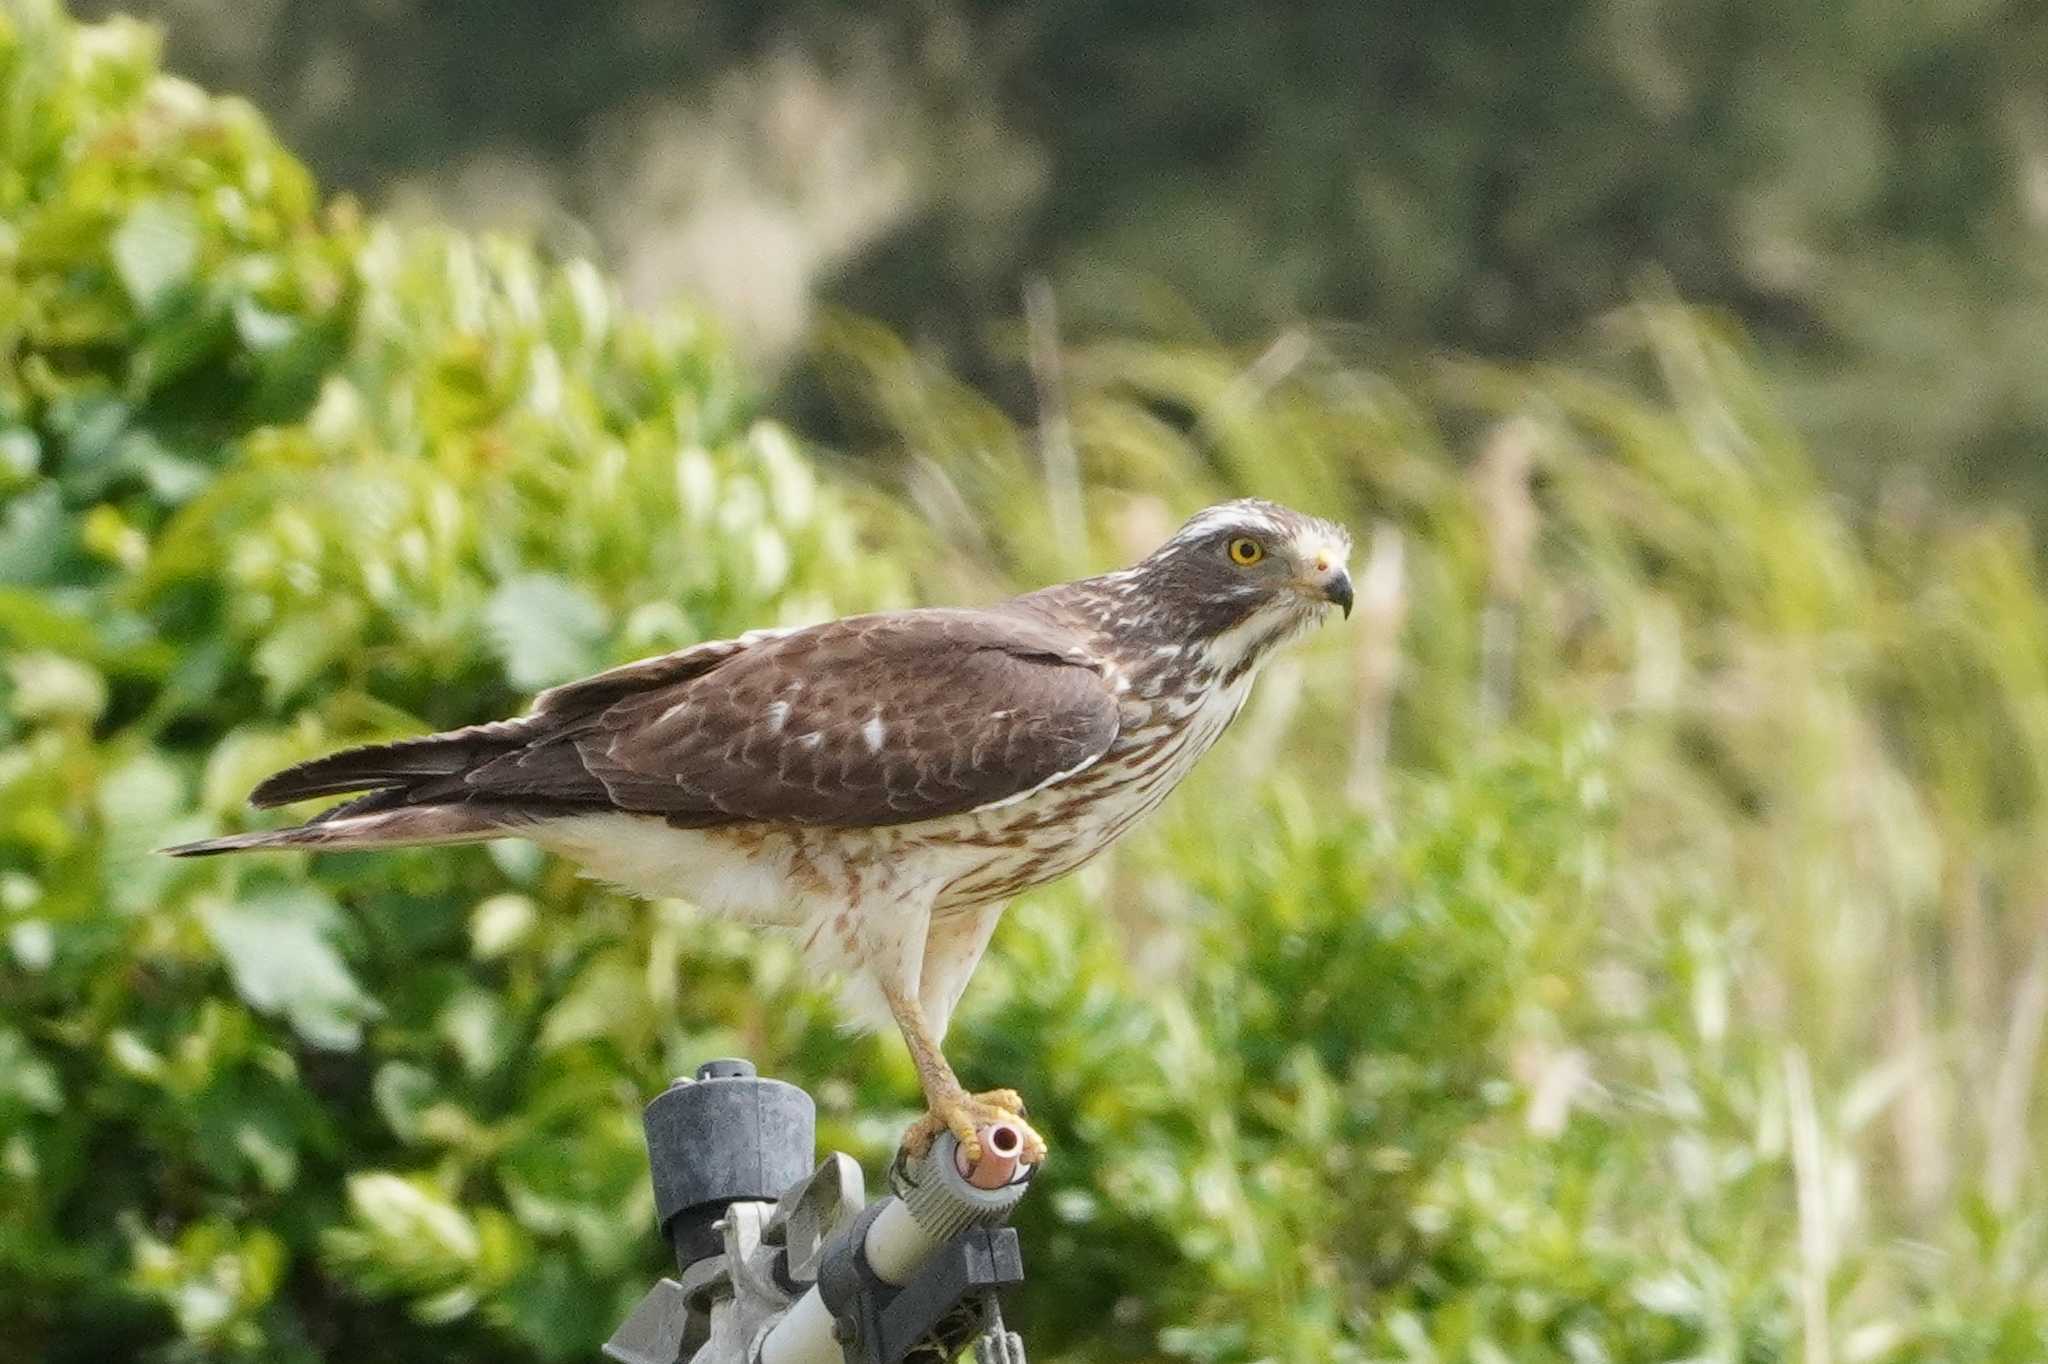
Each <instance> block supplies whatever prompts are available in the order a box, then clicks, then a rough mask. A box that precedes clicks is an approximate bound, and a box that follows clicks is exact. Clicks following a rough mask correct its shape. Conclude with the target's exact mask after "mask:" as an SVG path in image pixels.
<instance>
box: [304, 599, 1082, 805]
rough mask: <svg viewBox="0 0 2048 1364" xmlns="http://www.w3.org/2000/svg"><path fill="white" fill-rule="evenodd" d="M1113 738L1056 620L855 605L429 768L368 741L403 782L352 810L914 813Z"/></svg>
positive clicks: (555, 708) (554, 711) (629, 683)
mask: <svg viewBox="0 0 2048 1364" xmlns="http://www.w3.org/2000/svg"><path fill="white" fill-rule="evenodd" d="M1116 733H1117V706H1116V702H1115V698H1114V697H1113V695H1112V694H1111V692H1110V689H1109V687H1108V686H1107V684H1106V683H1105V682H1104V680H1103V678H1102V675H1101V673H1100V671H1099V670H1098V669H1097V668H1096V667H1095V666H1094V665H1093V664H1092V663H1091V662H1090V661H1089V660H1088V658H1087V657H1086V655H1085V654H1083V653H1082V652H1081V651H1080V650H1079V649H1078V648H1076V647H1075V645H1074V642H1073V641H1072V640H1071V639H1069V638H1068V637H1067V636H1066V635H1065V634H1063V633H1061V632H1059V631H1057V630H1054V629H1052V628H1051V627H1049V626H1046V625H1043V624H1040V623H1039V622H1037V621H1035V620H1033V619H1031V618H1029V617H1025V616H1021V615H1011V614H1008V613H1004V612H1002V611H999V610H998V611H908V612H899V613H893V614H886V615H876V616H856V617H852V618H849V619H846V620H839V621H831V622H828V623H826V624H824V625H818V626H812V627H810V628H808V629H804V630H798V631H793V632H791V633H788V634H781V635H771V636H765V637H763V636H756V637H752V638H749V639H745V640H741V641H725V642H721V643H720V644H717V645H704V646H700V647H699V648H698V649H693V650H686V651H684V652H683V653H680V654H674V655H670V656H668V657H667V658H666V659H650V660H647V661H645V662H643V663H636V664H628V665H626V667H624V668H617V669H613V670H612V671H611V672H608V673H602V674H599V675H598V676H596V677H593V678H589V679H586V680H585V681H582V682H577V683H571V684H570V685H569V686H567V687H560V688H556V689H555V690H554V691H552V692H549V693H546V694H545V695H543V696H542V697H541V698H540V700H539V701H538V702H537V703H536V706H535V709H534V712H533V713H532V714H531V715H530V716H528V717H525V718H524V719H522V720H518V721H512V722H507V723H505V724H502V725H497V726H486V727H480V731H476V730H473V731H457V732H456V734H454V735H450V736H447V738H446V740H444V741H441V742H443V743H454V744H459V745H461V747H459V748H456V749H453V750H450V749H448V748H445V747H444V748H442V750H441V752H442V754H443V755H447V756H449V757H451V758H452V759H453V760H452V761H444V762H443V763H442V764H440V770H439V771H438V772H436V773H434V774H433V775H431V776H429V775H426V774H425V773H424V772H421V773H419V774H418V775H413V773H414V771H415V770H416V769H420V768H424V767H429V766H432V765H433V764H432V761H431V759H430V757H429V756H428V755H429V753H430V752H431V750H432V749H433V748H434V747H435V746H436V745H437V740H438V739H439V738H440V736H436V737H435V738H430V739H426V740H418V741H413V743H412V744H410V745H394V746H392V748H391V749H387V750H383V752H384V753H386V754H388V753H390V752H392V751H393V750H403V751H405V752H406V753H408V754H409V755H411V756H410V758H409V760H408V761H407V762H405V763H404V764H393V763H391V762H390V761H389V760H388V758H386V759H384V760H382V761H381V762H378V761H373V760H375V759H376V758H377V751H367V752H365V753H364V754H363V755H362V757H361V758H359V759H358V760H357V762H356V764H354V768H355V770H357V771H364V770H383V771H389V770H392V769H393V768H394V766H396V767H401V768H402V769H404V770H405V771H406V772H407V777H406V779H405V780H404V781H403V782H402V783H401V784H395V787H396V789H387V790H385V791H383V792H380V793H378V794H376V795H373V796H370V797H367V798H366V801H365V802H359V803H357V804H356V805H353V806H349V807H343V808H349V809H354V808H360V806H361V805H363V804H365V803H367V802H375V803H376V804H377V805H378V806H379V807H388V806H390V805H393V804H400V803H402V804H420V803H436V802H450V801H466V800H482V801H490V802H493V803H495V804H505V803H512V804H527V805H531V806H532V807H534V808H535V809H536V811H537V812H538V811H543V810H544V811H550V812H565V811H569V810H576V809H593V810H595V809H614V810H626V811H631V812H634V813H641V814H650V815H661V816H663V817H665V818H667V819H669V820H670V821H671V822H673V823H676V824H682V825H692V826H705V825H716V824H728V823H734V822H739V821H757V822H766V823H791V824H810V825H879V824H903V823H910V822H914V821H917V820H923V819H932V818H936V817H938V816H941V815H947V814H954V813H958V812H960V811H964V810H971V809H974V808H975V807H977V806H982V805H988V804H992V803H994V802H998V801H1002V800H1005V799H1008V798H1010V797H1013V796H1017V795H1020V794H1022V793H1024V792H1026V791H1029V790H1031V789H1032V788H1034V787H1036V786H1039V785H1041V784H1043V783H1045V782H1046V781H1048V780H1051V779H1052V778H1054V777H1057V776H1060V775H1062V774H1064V773H1069V772H1073V771H1078V770H1080V769H1081V768H1084V767H1086V766H1087V765H1088V764H1090V763H1092V762H1094V761H1095V760H1096V759H1097V758H1099V757H1100V756H1101V755H1102V754H1103V752H1104V751H1106V750H1107V749H1108V747H1109V745H1110V743H1111V742H1112V741H1113V740H1114V739H1115V737H1116ZM337 756H338V757H343V756H347V755H337ZM322 761H323V762H326V763H329V764H330V768H329V770H328V771H326V772H324V773H319V774H317V775H319V776H321V777H322V778H323V782H322V784H323V785H324V786H325V788H326V789H328V790H334V789H339V788H338V782H339V781H340V780H342V779H344V778H343V774H342V772H341V771H340V770H338V769H337V768H336V767H335V766H334V764H335V760H331V759H330V760H322ZM309 766H312V765H309ZM285 775H287V776H289V774H285ZM307 784H308V783H305V782H298V783H288V785H292V786H296V787H299V788H301V789H303V788H304V787H305V786H306V785H307ZM370 784H372V783H371V782H362V783H359V784H357V785H355V786H353V787H350V788H346V789H355V790H361V789H363V788H364V786H367V785H370ZM378 784H381V783H378ZM266 785H269V784H268V783H266ZM304 793H305V794H312V792H311V791H310V790H307V791H305V792H304ZM266 794H270V795H277V794H279V792H277V791H271V792H267V793H266ZM286 798H296V797H295V796H290V797H286Z"/></svg>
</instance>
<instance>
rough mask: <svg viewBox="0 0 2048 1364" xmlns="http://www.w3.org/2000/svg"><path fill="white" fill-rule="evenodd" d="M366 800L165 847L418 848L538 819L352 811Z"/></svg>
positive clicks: (485, 809) (424, 808)
mask: <svg viewBox="0 0 2048 1364" xmlns="http://www.w3.org/2000/svg"><path fill="white" fill-rule="evenodd" d="M367 799H368V800H376V799H379V797H376V796H372V797H368V798H367ZM363 803H365V802H363V801H354V802H350V804H348V805H343V806H340V807H338V808H337V810H336V812H335V813H334V815H333V816H331V817H330V816H326V815H323V816H321V817H320V818H318V819H314V820H309V821H308V822H306V823H304V824H295V825H293V826H292V827H291V828H289V829H265V830H263V831H261V832H258V833H248V834H230V835H228V836H227V837H226V838H206V839H201V840H200V841H199V842H197V843H179V844H176V845H175V846H173V847H169V848H162V849H159V851H161V852H165V853H168V854H169V855H171V856H172V857H212V856H214V855H215V854H217V853H233V852H252V851H257V850H261V849H284V848H306V849H310V850H312V851H315V852H346V851H348V850H350V849H352V848H418V847H425V846H427V845H430V844H435V843H477V842H481V841H482V840H484V839H489V838H503V837H505V836H506V835H508V834H512V833H515V832H517V830H518V827H519V826H520V825H523V824H531V823H533V816H532V814H531V813H530V812H525V813H523V812H520V811H516V810H513V809H510V808H508V807H505V806H502V805H482V804H475V805H402V806H399V807H397V808H396V809H387V810H373V811H370V812H368V813H365V814H349V813H346V812H347V811H348V810H350V809H351V808H353V806H355V805H360V804H363Z"/></svg>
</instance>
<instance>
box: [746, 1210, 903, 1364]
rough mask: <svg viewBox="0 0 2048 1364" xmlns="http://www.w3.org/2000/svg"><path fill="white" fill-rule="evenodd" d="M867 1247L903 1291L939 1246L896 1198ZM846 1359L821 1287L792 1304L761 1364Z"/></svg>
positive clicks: (872, 1260) (871, 1263) (871, 1261)
mask: <svg viewBox="0 0 2048 1364" xmlns="http://www.w3.org/2000/svg"><path fill="white" fill-rule="evenodd" d="M861 1245H862V1250H863V1253H864V1254H865V1255H866V1256H867V1262H868V1268H869V1269H872V1270H873V1271H874V1272H875V1277H876V1278H878V1279H880V1280H882V1282H884V1283H889V1284H894V1285H896V1286H897V1287H898V1288H901V1287H902V1286H903V1285H904V1284H907V1283H909V1282H910V1280H911V1279H912V1277H914V1276H915V1275H916V1273H917V1267H918V1266H919V1265H921V1264H923V1263H924V1262H925V1261H926V1260H927V1259H929V1258H930V1257H931V1253H932V1252H933V1251H935V1250H937V1249H938V1248H939V1247H938V1243H937V1242H936V1241H934V1240H933V1239H932V1238H931V1237H930V1236H928V1235H926V1234H925V1230H924V1228H923V1227H920V1226H919V1225H918V1224H917V1219H916V1218H914V1217H912V1216H911V1215H910V1209H909V1208H908V1207H906V1206H904V1203H903V1200H902V1199H900V1198H892V1199H890V1200H889V1202H888V1203H887V1204H885V1205H884V1206H883V1208H882V1210H881V1211H880V1212H879V1213H877V1214H875V1220H874V1221H872V1222H870V1223H868V1234H867V1239H866V1240H864V1241H863V1242H862V1243H861ZM844 1357H845V1356H844V1355H843V1354H842V1353H841V1352H840V1349H839V1341H838V1339H837V1338H836V1337H835V1336H834V1335H833V1334H832V1313H831V1312H829V1311H827V1310H826V1307H825V1299H824V1298H823V1297H822V1296H820V1294H819V1293H818V1290H817V1289H816V1288H812V1289H811V1290H809V1291H808V1292H806V1293H805V1294H804V1295H803V1296H802V1297H801V1298H798V1299H797V1300H796V1301H795V1302H794V1303H792V1304H790V1308H789V1310H788V1311H787V1312H785V1313H783V1314H782V1320H781V1321H780V1322H778V1323H776V1326H775V1329H774V1330H772V1331H770V1332H769V1333H768V1335H767V1337H766V1338H765V1339H763V1340H762V1342H761V1364H840V1361H841V1360H842V1359H843V1358H844Z"/></svg>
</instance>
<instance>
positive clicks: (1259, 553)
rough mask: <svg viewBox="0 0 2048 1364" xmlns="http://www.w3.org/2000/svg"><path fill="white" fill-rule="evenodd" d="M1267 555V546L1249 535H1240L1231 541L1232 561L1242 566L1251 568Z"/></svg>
mask: <svg viewBox="0 0 2048 1364" xmlns="http://www.w3.org/2000/svg"><path fill="white" fill-rule="evenodd" d="M1265 557H1266V547H1265V546H1264V545H1262V544H1260V543H1259V542H1258V541H1257V540H1254V539H1252V537H1251V536H1249V535H1240V536H1238V537H1237V538H1236V539H1235V540H1232V541H1231V542H1230V562H1232V563H1233V564H1236V565H1237V566H1238V567H1240V568H1250V567H1251V566H1252V565H1253V564H1255V563H1257V562H1258V561H1259V560H1261V559H1263V558H1265Z"/></svg>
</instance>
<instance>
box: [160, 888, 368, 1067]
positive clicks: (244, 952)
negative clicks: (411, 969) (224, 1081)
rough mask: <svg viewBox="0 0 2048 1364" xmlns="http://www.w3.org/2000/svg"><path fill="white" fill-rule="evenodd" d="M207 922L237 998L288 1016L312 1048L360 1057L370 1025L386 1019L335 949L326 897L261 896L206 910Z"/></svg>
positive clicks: (300, 893)
mask: <svg viewBox="0 0 2048 1364" xmlns="http://www.w3.org/2000/svg"><path fill="white" fill-rule="evenodd" d="M200 918H201V921H202V922H203V923H204V924H205V925H206V931H207V934H208V936H209V937H211V938H212V939H213V943H214V946H215V947H217V948H219V949H220V953H221V956H222V957H224V958H225V959H226V961H227V964H228V971H229V973H230V974H231V975H232V976H233V977H234V982H235V991H236V993H238V994H239V995H240V996H241V997H242V999H243V1000H244V1001H246V1002H247V1003H248V1004H249V1006H250V1007H251V1008H254V1009H257V1010H260V1011H262V1012H264V1013H271V1014H279V1013H281V1014H283V1015H284V1016H285V1017H286V1018H288V1019H289V1020H290V1021H291V1025H292V1028H293V1029H294V1030H295V1031H296V1032H297V1033H298V1034H299V1036H300V1037H302V1038H304V1039H305V1040H306V1041H307V1042H309V1043H311V1044H312V1045H314V1046H317V1047H327V1048H330V1049H333V1050H338V1051H350V1050H353V1049H354V1048H355V1047H356V1046H357V1045H359V1044H360V1043H361V1041H362V1034H363V1024H364V1022H366V1021H367V1020H369V1019H372V1018H375V1017H377V1016H378V1015H379V1013H380V1012H381V1010H380V1009H379V1008H378V1006H377V1004H376V1001H374V1000H372V999H371V998H370V997H369V996H368V995H366V994H364V993H363V990H362V987H361V986H359V985H357V984H356V980H355V977H354V976H352V975H350V974H349V970H348V966H347V965H346V964H345V963H344V962H343V961H342V959H341V954H340V953H339V952H337V951H336V950H335V949H334V944H333V942H332V941H331V940H330V939H331V935H332V932H333V929H334V927H335V925H336V923H337V922H338V920H339V910H338V909H337V908H336V907H335V904H334V902H333V901H332V900H330V899H329V898H327V896H326V895H325V894H323V893H322V892H321V891H319V890H316V889H314V888H313V887H311V886H293V887H289V888H281V889H277V890H271V891H263V892H258V893H256V894H253V895H250V896H247V897H244V898H243V899H240V900H234V901H226V902H215V903H212V904H209V905H207V906H204V907H203V908H202V909H201V911H200Z"/></svg>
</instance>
